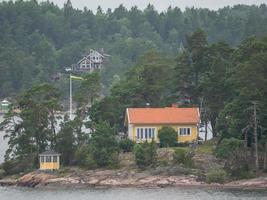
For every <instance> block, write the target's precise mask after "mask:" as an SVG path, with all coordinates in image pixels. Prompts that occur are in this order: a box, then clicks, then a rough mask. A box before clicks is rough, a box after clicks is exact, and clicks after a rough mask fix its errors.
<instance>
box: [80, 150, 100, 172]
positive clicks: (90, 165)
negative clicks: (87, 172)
mask: <svg viewBox="0 0 267 200" xmlns="http://www.w3.org/2000/svg"><path fill="white" fill-rule="evenodd" d="M83 166H84V167H85V168H87V169H95V168H97V163H96V161H95V160H94V158H93V156H92V155H91V154H90V153H89V154H88V155H87V156H86V157H85V159H84V163H83Z"/></svg>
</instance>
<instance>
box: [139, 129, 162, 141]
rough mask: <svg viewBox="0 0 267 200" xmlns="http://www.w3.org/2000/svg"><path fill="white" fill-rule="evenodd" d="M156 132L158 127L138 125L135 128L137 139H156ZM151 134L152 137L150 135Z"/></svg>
mask: <svg viewBox="0 0 267 200" xmlns="http://www.w3.org/2000/svg"><path fill="white" fill-rule="evenodd" d="M146 130H147V131H146ZM149 130H151V131H150V134H149ZM153 130H154V131H153ZM156 132H157V129H156V127H136V129H135V137H136V139H137V140H143V141H145V140H152V139H153V138H154V140H155V139H156ZM149 135H150V136H151V137H149ZM141 136H142V137H141ZM146 136H147V137H146Z"/></svg>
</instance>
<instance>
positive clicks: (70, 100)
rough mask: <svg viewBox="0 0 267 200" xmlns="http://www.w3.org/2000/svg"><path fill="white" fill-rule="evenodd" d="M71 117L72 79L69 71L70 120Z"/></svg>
mask: <svg viewBox="0 0 267 200" xmlns="http://www.w3.org/2000/svg"><path fill="white" fill-rule="evenodd" d="M71 119H72V80H71V73H70V120H71Z"/></svg>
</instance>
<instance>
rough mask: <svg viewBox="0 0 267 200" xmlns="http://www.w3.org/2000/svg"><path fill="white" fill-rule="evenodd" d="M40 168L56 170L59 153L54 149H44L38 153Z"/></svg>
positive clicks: (58, 165)
mask: <svg viewBox="0 0 267 200" xmlns="http://www.w3.org/2000/svg"><path fill="white" fill-rule="evenodd" d="M39 162H40V170H58V169H59V167H60V154H59V153H57V152H54V151H45V152H43V153H41V154H39Z"/></svg>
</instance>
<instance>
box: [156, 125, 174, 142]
mask: <svg viewBox="0 0 267 200" xmlns="http://www.w3.org/2000/svg"><path fill="white" fill-rule="evenodd" d="M158 138H159V141H160V146H161V147H174V146H175V145H176V142H177V133H176V131H175V130H174V129H173V128H172V127H162V128H161V129H160V130H159V133H158Z"/></svg>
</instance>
